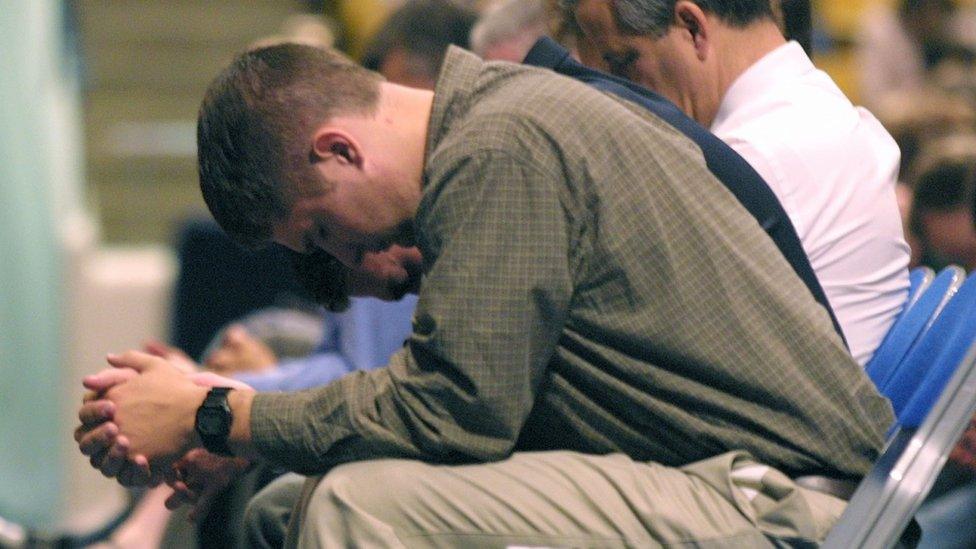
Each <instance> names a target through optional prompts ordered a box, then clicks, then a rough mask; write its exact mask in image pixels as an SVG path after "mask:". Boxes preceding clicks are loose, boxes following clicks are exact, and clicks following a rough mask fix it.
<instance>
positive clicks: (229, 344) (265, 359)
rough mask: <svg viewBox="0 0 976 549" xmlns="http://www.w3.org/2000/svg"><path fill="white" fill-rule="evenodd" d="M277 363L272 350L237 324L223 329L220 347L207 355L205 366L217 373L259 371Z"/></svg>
mask: <svg viewBox="0 0 976 549" xmlns="http://www.w3.org/2000/svg"><path fill="white" fill-rule="evenodd" d="M277 363H278V357H277V356H275V354H274V351H272V350H271V348H270V347H268V346H267V345H265V344H264V343H263V342H262V341H260V340H258V339H256V338H254V337H252V336H251V334H249V333H247V330H245V329H244V327H243V326H241V325H239V324H233V325H231V326H229V327H228V328H227V329H226V330H225V331H224V337H223V339H222V340H221V344H220V348H219V349H217V350H216V351H214V352H213V353H211V354H210V356H209V357H207V361H206V364H205V366H206V367H207V368H209V369H211V370H213V371H215V372H217V373H219V374H224V375H228V374H232V373H234V372H259V371H262V370H268V369H271V368H273V367H274V366H275V364H277Z"/></svg>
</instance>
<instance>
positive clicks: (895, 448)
mask: <svg viewBox="0 0 976 549" xmlns="http://www.w3.org/2000/svg"><path fill="white" fill-rule="evenodd" d="M970 302H971V300H970ZM967 308H968V309H969V311H967V312H970V313H971V312H973V311H972V307H971V305H970V306H969V307H967ZM955 355H956V351H955V350H953V352H946V353H939V355H938V356H937V357H935V356H933V357H932V358H933V359H935V360H938V361H942V362H940V364H939V366H942V365H945V370H946V371H949V372H950V375H951V377H950V378H948V382H947V383H946V384H945V387H944V389H943V390H941V393H940V394H939V395H938V398H937V400H935V402H934V406H932V409H931V411H930V412H929V413H928V414H927V415H925V416H924V418H925V419H924V421H923V422H922V423H921V425H917V424H915V423H914V421H915V420H917V419H920V418H921V417H922V416H911V417H907V416H905V417H904V419H905V423H904V424H903V425H901V426H900V427H899V428H898V429H897V430H896V433H895V436H894V437H893V438H892V439H891V441H890V442H889V444H888V446H887V448H886V449H885V451H884V453H883V454H882V456H881V458H880V459H878V461H877V462H876V463H875V465H874V467H873V468H872V469H871V471H870V472H869V473H868V475H867V476H866V477H865V479H864V481H862V482H861V484H860V485H859V486H858V488H857V490H856V491H855V492H854V495H853V496H852V497H851V500H850V502H849V503H848V504H847V508H846V509H845V510H844V514H843V515H841V518H840V520H838V522H837V524H836V525H835V526H834V528H833V529H832V530H831V532H830V534H829V535H828V536H827V539H826V540H825V541H824V543H823V545H822V546H821V547H824V548H826V549H847V548H850V547H858V548H862V549H882V548H889V547H902V546H913V545H914V544H915V543H917V541H918V540H917V538H916V537H915V535H907V536H906V535H903V533H910V532H911V531H910V530H909V531H906V526H907V525H908V524H909V523H910V522H911V520H912V517H913V516H914V515H915V513H916V512H917V511H918V508H919V506H921V504H922V501H923V500H924V499H925V497H926V495H928V493H929V491H930V490H931V489H932V484H933V483H934V482H935V479H936V477H937V476H938V474H939V472H940V471H941V470H942V467H943V465H945V461H946V456H947V455H948V453H949V451H950V450H951V449H952V447H953V446H954V445H955V444H956V442H957V440H958V439H959V436H960V435H961V434H962V432H963V430H964V429H965V428H966V426H967V425H968V424H969V419H970V418H971V417H973V414H974V413H976V345H970V346H969V347H968V352H967V353H966V354H965V357H964V358H963V359H962V360H961V361H957V362H956V363H955V364H952V363H951V362H950V359H951V358H953V357H955ZM937 369H938V367H937ZM953 370H954V372H953ZM934 371H935V370H933V372H934ZM914 534H917V531H916V532H914Z"/></svg>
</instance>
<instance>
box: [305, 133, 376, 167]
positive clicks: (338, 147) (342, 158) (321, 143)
mask: <svg viewBox="0 0 976 549" xmlns="http://www.w3.org/2000/svg"><path fill="white" fill-rule="evenodd" d="M312 157H313V159H314V160H326V159H330V158H331V159H333V160H335V161H337V162H339V163H340V164H349V165H353V166H358V167H362V164H363V154H362V148H361V147H360V146H359V143H357V142H356V140H355V139H353V138H352V136H351V135H349V134H348V133H346V132H344V131H341V130H337V129H335V128H328V127H323V128H320V129H319V130H317V131H316V132H315V135H314V136H313V137H312Z"/></svg>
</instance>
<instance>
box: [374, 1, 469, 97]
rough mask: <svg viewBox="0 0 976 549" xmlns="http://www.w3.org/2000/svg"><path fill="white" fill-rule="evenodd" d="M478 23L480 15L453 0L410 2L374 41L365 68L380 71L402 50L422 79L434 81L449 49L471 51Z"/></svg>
mask: <svg viewBox="0 0 976 549" xmlns="http://www.w3.org/2000/svg"><path fill="white" fill-rule="evenodd" d="M477 19H478V14H477V13H475V12H474V11H471V10H468V9H465V8H463V7H461V6H458V5H457V4H455V3H454V2H451V1H450V0H409V1H408V2H407V3H405V4H404V5H403V6H401V7H399V8H398V9H397V10H396V11H394V12H393V13H392V14H391V15H390V17H389V18H388V19H387V20H386V22H385V23H384V24H383V26H382V27H380V29H379V30H378V31H377V32H376V34H375V35H374V36H373V38H372V39H371V40H370V42H369V44H368V45H367V46H366V51H365V53H364V54H363V66H364V67H366V68H367V69H370V70H374V71H378V70H380V67H381V66H382V65H383V62H384V61H385V60H386V58H387V57H388V56H389V55H390V53H391V52H392V51H394V50H396V49H402V50H403V51H405V52H406V53H407V54H409V55H410V56H411V59H412V60H413V61H414V62H415V63H416V64H417V66H416V67H415V70H416V71H417V72H418V76H421V77H424V78H426V79H430V80H434V79H436V78H437V73H438V71H439V70H440V68H441V63H442V62H443V61H444V55H445V54H446V53H447V48H448V46H450V45H452V44H453V45H455V46H460V47H462V48H467V47H468V36H469V35H470V34H471V27H472V26H474V24H475V21H477Z"/></svg>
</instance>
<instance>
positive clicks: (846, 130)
mask: <svg viewBox="0 0 976 549" xmlns="http://www.w3.org/2000/svg"><path fill="white" fill-rule="evenodd" d="M711 130H712V132H714V133H715V135H717V136H718V137H719V138H721V139H722V140H723V141H725V142H726V143H728V144H729V146H731V147H732V148H733V149H735V150H736V151H737V152H738V153H739V154H741V155H742V156H743V157H744V158H745V159H746V161H748V162H749V164H751V165H752V167H753V168H755V169H756V171H757V172H759V174H760V175H762V176H763V178H764V179H765V180H766V182H767V183H769V186H770V187H771V188H772V190H773V192H774V193H776V196H777V197H778V198H779V200H780V202H781V203H782V204H783V208H784V209H785V210H786V213H787V214H789V216H790V219H791V220H792V221H793V225H794V226H795V227H796V232H797V234H798V235H799V237H800V241H801V242H802V243H803V249H804V250H806V252H807V256H808V257H809V258H810V264H811V265H812V266H813V270H814V271H815V272H816V274H817V278H818V279H819V280H820V284H821V285H822V286H823V289H824V292H825V293H826V294H827V300H828V301H829V302H830V305H831V307H832V308H833V309H834V313H835V314H836V315H837V320H838V321H839V322H840V325H841V329H843V331H844V336H845V337H846V338H847V342H848V344H849V345H850V349H851V354H852V355H853V356H854V358H855V359H856V360H857V361H858V362H859V363H861V364H862V365H863V364H865V363H866V362H867V361H868V360H869V359H870V358H871V356H872V354H873V353H874V351H875V349H876V348H877V346H878V345H879V344H880V343H881V340H882V338H883V337H884V335H885V333H886V332H887V331H888V328H889V327H890V326H891V323H892V322H893V321H894V318H895V316H896V315H897V314H898V312H899V311H901V308H902V304H903V303H904V301H905V298H906V295H907V290H908V270H907V267H908V256H909V249H908V244H906V243H905V239H904V238H903V235H902V226H901V217H900V216H899V214H898V205H897V203H896V200H895V182H896V180H897V177H898V162H899V157H900V153H899V150H898V146H897V145H896V144H895V142H894V140H893V139H892V138H891V136H890V135H889V134H888V132H887V131H885V129H884V128H883V127H881V124H880V123H879V122H878V121H877V119H875V118H874V116H872V115H871V113H869V112H868V111H867V110H865V109H863V108H860V107H855V106H853V105H852V104H851V102H850V101H849V100H848V99H847V98H846V97H845V96H844V94H843V93H842V92H841V91H840V89H839V88H837V85H836V84H834V82H833V81H832V80H831V79H830V77H829V76H827V74H825V73H824V72H823V71H820V70H817V69H816V67H814V66H813V63H811V62H810V59H809V58H808V57H807V56H806V54H805V53H804V52H803V49H802V48H801V47H800V45H799V44H797V43H796V42H789V43H787V44H784V45H782V46H780V47H778V48H776V49H775V50H773V51H772V52H770V53H768V54H766V56H764V57H763V58H762V59H760V60H759V61H758V62H756V63H755V64H754V65H752V66H751V67H749V69H747V70H746V71H745V72H744V73H742V74H741V75H740V76H739V77H738V78H737V79H736V80H735V82H733V84H732V87H731V88H729V90H728V92H727V93H726V94H725V97H724V98H723V99H722V104H721V106H720V107H719V111H718V114H717V115H716V117H715V121H714V122H713V123H712V127H711Z"/></svg>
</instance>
